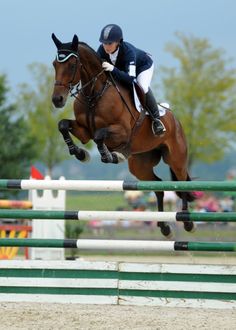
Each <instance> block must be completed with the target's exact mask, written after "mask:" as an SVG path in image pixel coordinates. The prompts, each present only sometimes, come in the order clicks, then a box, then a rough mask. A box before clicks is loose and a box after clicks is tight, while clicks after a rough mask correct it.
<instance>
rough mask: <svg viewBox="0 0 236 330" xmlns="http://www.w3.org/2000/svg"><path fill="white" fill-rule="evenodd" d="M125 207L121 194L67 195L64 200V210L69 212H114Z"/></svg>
mask: <svg viewBox="0 0 236 330" xmlns="http://www.w3.org/2000/svg"><path fill="white" fill-rule="evenodd" d="M127 206H128V205H127V203H126V201H125V199H124V194H123V193H114V192H111V193H107V192H97V193H77V194H69V193H68V194H67V199H66V209H67V210H69V211H77V210H84V211H85V210H88V211H114V210H116V209H117V208H118V207H127Z"/></svg>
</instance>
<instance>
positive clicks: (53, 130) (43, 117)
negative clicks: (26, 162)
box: [18, 63, 72, 175]
mask: <svg viewBox="0 0 236 330" xmlns="http://www.w3.org/2000/svg"><path fill="white" fill-rule="evenodd" d="M29 70H30V72H31V75H32V77H33V81H34V84H33V86H32V85H30V86H29V85H28V84H23V85H21V87H20V90H21V91H20V96H19V100H18V103H19V105H20V108H21V111H23V112H24V115H25V117H26V119H27V121H28V123H29V125H30V127H31V133H32V135H33V136H34V139H35V143H36V145H37V148H38V156H39V159H38V160H40V161H41V162H43V163H44V164H45V166H46V167H47V168H48V174H50V175H51V173H52V169H53V167H54V166H55V165H57V164H58V163H60V162H61V161H63V160H65V159H66V158H67V157H68V151H67V149H66V146H65V143H64V141H63V139H62V137H61V135H60V133H59V131H58V128H57V125H58V122H59V121H60V120H61V119H62V118H67V117H68V116H69V117H70V116H71V111H72V110H71V105H68V106H67V107H65V108H64V109H63V110H57V109H54V108H53V106H52V102H51V95H52V89H53V81H54V80H53V79H54V77H53V72H52V70H51V69H49V68H48V67H47V66H46V65H44V64H40V63H32V64H30V65H29Z"/></svg>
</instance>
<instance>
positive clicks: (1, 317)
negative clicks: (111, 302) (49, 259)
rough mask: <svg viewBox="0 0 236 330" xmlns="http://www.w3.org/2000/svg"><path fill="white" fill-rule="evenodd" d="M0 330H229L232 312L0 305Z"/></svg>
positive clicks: (234, 320)
mask: <svg viewBox="0 0 236 330" xmlns="http://www.w3.org/2000/svg"><path fill="white" fill-rule="evenodd" d="M0 328H1V330H19V329H20V330H21V329H22V330H36V329H37V330H38V329H40V330H54V329H57V330H72V329H80V330H85V329H86V330H93V329H96V330H100V329H101V330H105V329H106V330H108V329H112V330H121V329H122V330H123V329H124V330H129V329H130V330H136V329H137V330H152V329H153V330H154V329H155V330H172V329H175V330H185V329H186V330H193V329H194V330H200V329H207V330H218V329H219V330H232V329H236V311H235V310H219V309H204V310H203V309H184V308H160V307H140V306H137V307H136V306H108V305H103V306H102V305H78V304H69V305H64V304H40V303H1V304H0Z"/></svg>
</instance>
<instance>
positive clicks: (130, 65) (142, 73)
mask: <svg viewBox="0 0 236 330" xmlns="http://www.w3.org/2000/svg"><path fill="white" fill-rule="evenodd" d="M99 41H100V42H101V45H100V46H99V48H98V50H97V53H98V55H99V56H100V57H101V58H102V59H105V60H106V61H105V62H103V63H102V67H103V68H104V70H105V71H110V72H112V75H113V76H114V77H115V78H116V79H117V80H119V81H122V82H124V83H128V84H132V83H133V82H134V81H137V83H138V84H139V85H140V86H141V87H142V89H143V91H144V93H145V95H146V107H145V108H146V109H147V110H148V112H149V114H150V116H151V118H152V121H153V124H152V130H153V133H154V134H155V135H159V134H162V133H163V132H164V131H165V130H166V129H165V126H164V125H163V123H162V122H161V120H160V114H159V109H158V106H157V103H156V101H155V98H154V95H153V93H152V91H151V89H150V84H151V79H152V75H153V70H154V64H153V61H152V59H151V57H150V55H149V54H147V53H146V52H144V51H143V50H140V49H138V48H136V47H134V46H133V45H131V44H130V43H128V42H125V41H123V33H122V30H121V28H120V27H119V26H118V25H116V24H108V25H106V26H105V27H104V28H103V29H102V31H101V35H100V38H99Z"/></svg>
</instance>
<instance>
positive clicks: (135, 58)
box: [97, 41, 153, 84]
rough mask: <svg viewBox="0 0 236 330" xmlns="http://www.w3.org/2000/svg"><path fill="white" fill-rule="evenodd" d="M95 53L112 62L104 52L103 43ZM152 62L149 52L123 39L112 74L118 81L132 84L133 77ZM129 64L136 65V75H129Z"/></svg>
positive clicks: (147, 67)
mask: <svg viewBox="0 0 236 330" xmlns="http://www.w3.org/2000/svg"><path fill="white" fill-rule="evenodd" d="M97 53H98V55H99V56H100V57H101V58H102V59H104V60H106V61H107V62H109V63H111V64H112V62H111V60H110V56H109V54H107V53H106V52H105V50H104V48H103V45H100V46H99V48H98V50H97ZM152 64H153V60H152V59H151V57H150V55H149V54H147V53H146V52H144V51H143V50H141V49H138V48H136V47H134V46H133V45H131V44H130V43H128V42H125V41H123V42H121V43H120V46H119V52H118V55H117V59H116V63H115V67H114V69H113V71H112V75H113V77H114V78H115V79H117V80H118V81H121V82H124V83H128V84H132V83H133V81H134V79H135V78H136V77H137V76H138V75H139V74H140V73H141V72H143V71H145V70H147V69H149V68H150V67H151V66H152ZM130 66H135V67H136V76H133V75H131V76H130V75H129V69H130Z"/></svg>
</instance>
